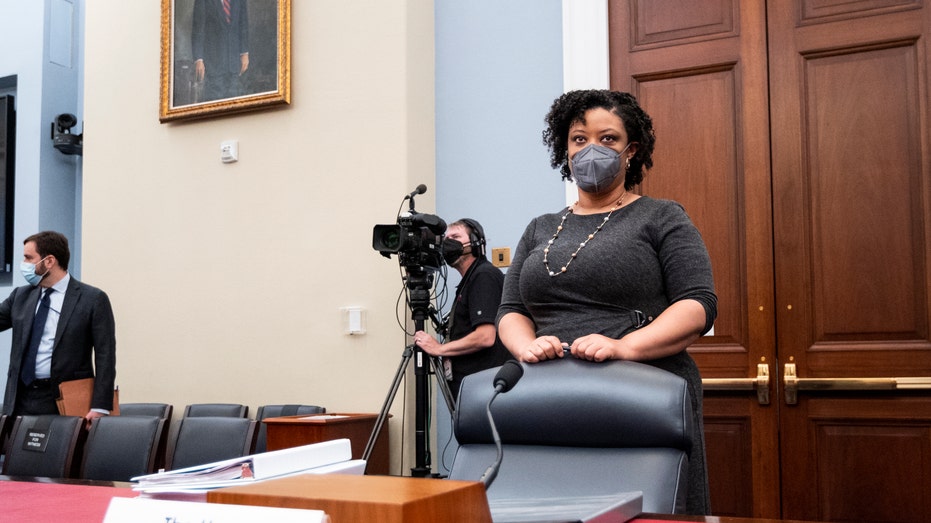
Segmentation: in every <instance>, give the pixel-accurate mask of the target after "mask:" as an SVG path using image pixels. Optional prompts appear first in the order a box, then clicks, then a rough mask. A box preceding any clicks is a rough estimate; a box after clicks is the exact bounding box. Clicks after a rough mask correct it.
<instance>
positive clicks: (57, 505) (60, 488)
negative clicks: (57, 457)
mask: <svg viewBox="0 0 931 523" xmlns="http://www.w3.org/2000/svg"><path fill="white" fill-rule="evenodd" d="M136 496H138V492H133V490H132V489H130V488H118V487H102V486H88V485H68V484H58V483H37V482H33V481H0V522H10V523H13V522H20V521H28V522H30V523H46V522H48V523H61V522H63V521H67V522H69V523H85V522H88V523H91V522H93V523H100V522H101V521H103V517H104V515H106V513H107V506H108V505H109V504H110V500H111V499H112V498H114V497H123V498H134V497H136Z"/></svg>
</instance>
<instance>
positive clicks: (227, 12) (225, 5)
mask: <svg viewBox="0 0 931 523" xmlns="http://www.w3.org/2000/svg"><path fill="white" fill-rule="evenodd" d="M214 5H216V4H214ZM223 14H224V15H226V23H230V0H223Z"/></svg>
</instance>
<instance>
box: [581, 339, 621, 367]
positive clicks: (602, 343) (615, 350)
mask: <svg viewBox="0 0 931 523" xmlns="http://www.w3.org/2000/svg"><path fill="white" fill-rule="evenodd" d="M620 343H621V342H620V340H615V339H612V338H609V337H607V336H602V335H601V334H589V335H587V336H582V337H581V338H576V340H575V341H573V342H572V345H571V346H570V347H569V351H570V353H571V354H572V355H573V356H575V357H576V358H579V359H582V360H589V361H605V360H619V359H623V358H622V357H621V353H620Z"/></svg>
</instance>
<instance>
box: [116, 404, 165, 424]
mask: <svg viewBox="0 0 931 523" xmlns="http://www.w3.org/2000/svg"><path fill="white" fill-rule="evenodd" d="M173 410H174V406H172V405H171V404H169V403H120V416H156V417H158V418H161V419H163V420H169V419H171V413H172V411H173Z"/></svg>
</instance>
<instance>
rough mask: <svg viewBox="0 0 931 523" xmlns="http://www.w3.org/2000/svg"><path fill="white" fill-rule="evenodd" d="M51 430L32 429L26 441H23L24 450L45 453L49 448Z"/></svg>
mask: <svg viewBox="0 0 931 523" xmlns="http://www.w3.org/2000/svg"><path fill="white" fill-rule="evenodd" d="M49 432H51V431H50V430H49V429H41V428H32V429H29V430H28V431H26V439H25V440H23V450H31V451H32V452H45V448H46V447H47V446H48V435H49Z"/></svg>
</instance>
